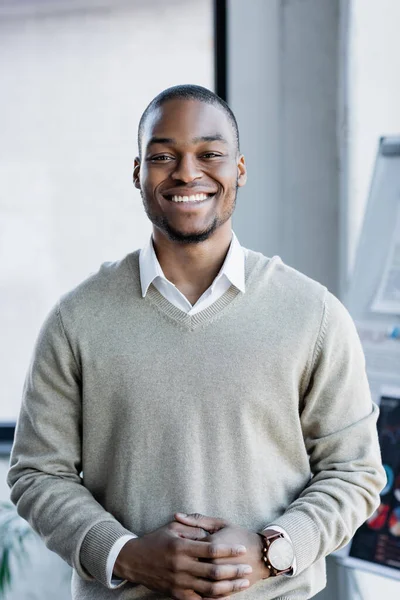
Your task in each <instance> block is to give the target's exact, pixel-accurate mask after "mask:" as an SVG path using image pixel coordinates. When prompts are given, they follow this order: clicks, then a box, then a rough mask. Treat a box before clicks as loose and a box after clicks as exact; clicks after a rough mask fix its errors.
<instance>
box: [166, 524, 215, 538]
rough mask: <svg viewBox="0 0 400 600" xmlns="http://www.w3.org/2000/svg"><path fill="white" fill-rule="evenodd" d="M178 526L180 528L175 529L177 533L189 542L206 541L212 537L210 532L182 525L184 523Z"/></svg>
mask: <svg viewBox="0 0 400 600" xmlns="http://www.w3.org/2000/svg"><path fill="white" fill-rule="evenodd" d="M177 525H179V527H176V528H175V530H174V531H175V533H177V534H178V535H179V536H180V537H182V538H185V539H187V540H204V539H205V538H206V537H208V536H209V535H210V534H209V532H208V531H205V530H204V529H201V527H190V526H189V525H182V523H177Z"/></svg>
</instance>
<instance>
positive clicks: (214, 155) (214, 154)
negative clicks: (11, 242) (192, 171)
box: [202, 152, 221, 158]
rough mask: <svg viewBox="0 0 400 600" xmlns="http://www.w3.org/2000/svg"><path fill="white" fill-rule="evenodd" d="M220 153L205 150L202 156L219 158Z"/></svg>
mask: <svg viewBox="0 0 400 600" xmlns="http://www.w3.org/2000/svg"><path fill="white" fill-rule="evenodd" d="M220 156H221V155H220V154H217V153H216V152H206V153H205V154H203V155H202V158H220Z"/></svg>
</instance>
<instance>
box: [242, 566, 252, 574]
mask: <svg viewBox="0 0 400 600" xmlns="http://www.w3.org/2000/svg"><path fill="white" fill-rule="evenodd" d="M252 572H253V569H252V568H251V567H245V568H244V569H243V573H244V574H245V575H250V573H252Z"/></svg>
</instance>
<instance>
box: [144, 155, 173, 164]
mask: <svg viewBox="0 0 400 600" xmlns="http://www.w3.org/2000/svg"><path fill="white" fill-rule="evenodd" d="M148 160H150V161H151V162H168V161H169V160H173V158H172V156H168V154H158V155H157V156H150V158H149V159H148Z"/></svg>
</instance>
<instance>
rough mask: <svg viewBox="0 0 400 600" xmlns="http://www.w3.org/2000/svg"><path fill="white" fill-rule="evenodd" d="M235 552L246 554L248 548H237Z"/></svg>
mask: <svg viewBox="0 0 400 600" xmlns="http://www.w3.org/2000/svg"><path fill="white" fill-rule="evenodd" d="M235 550H236V552H240V553H243V552H246V546H236V547H235Z"/></svg>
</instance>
